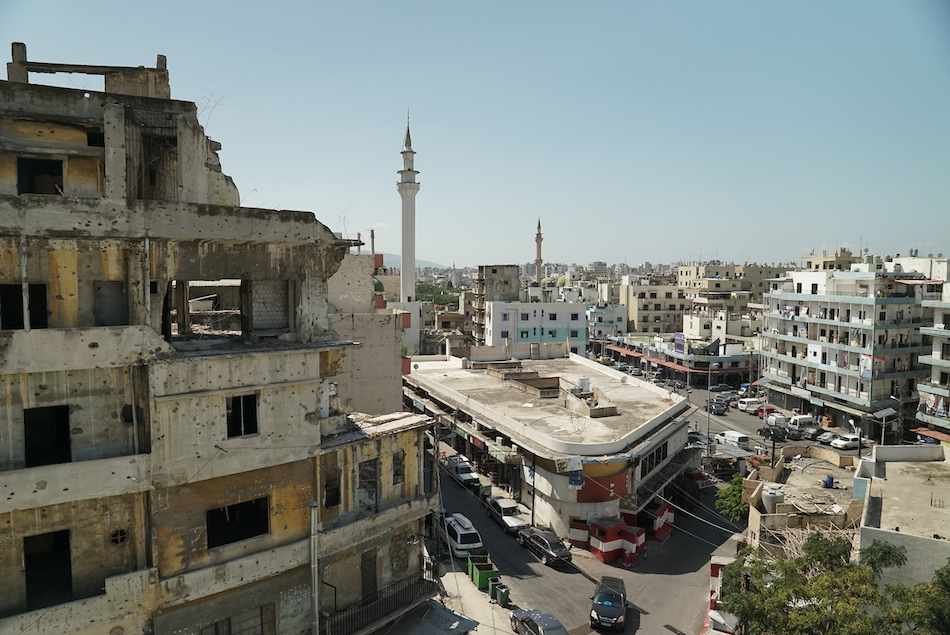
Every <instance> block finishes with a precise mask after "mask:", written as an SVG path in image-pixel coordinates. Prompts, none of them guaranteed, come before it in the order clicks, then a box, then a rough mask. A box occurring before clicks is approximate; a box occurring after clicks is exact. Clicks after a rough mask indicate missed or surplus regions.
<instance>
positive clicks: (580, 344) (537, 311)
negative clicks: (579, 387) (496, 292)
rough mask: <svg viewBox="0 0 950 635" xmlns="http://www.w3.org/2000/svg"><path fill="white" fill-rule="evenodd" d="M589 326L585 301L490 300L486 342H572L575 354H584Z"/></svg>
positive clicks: (486, 317) (498, 344)
mask: <svg viewBox="0 0 950 635" xmlns="http://www.w3.org/2000/svg"><path fill="white" fill-rule="evenodd" d="M587 326H588V324H587V305H586V304H584V303H572V302H488V303H487V305H486V310H485V345H486V346H504V345H506V344H509V343H523V342H534V343H542V342H569V348H570V351H571V352H572V353H575V354H581V355H583V354H584V353H585V352H586V350H587V345H588V343H589V342H590V338H589V336H588V332H587Z"/></svg>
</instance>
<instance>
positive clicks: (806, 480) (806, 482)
mask: <svg viewBox="0 0 950 635" xmlns="http://www.w3.org/2000/svg"><path fill="white" fill-rule="evenodd" d="M799 456H800V458H796V457H787V458H786V459H785V466H786V468H787V469H788V470H789V472H787V474H788V477H787V479H786V481H785V484H784V485H783V487H782V491H783V492H784V494H785V503H791V504H794V505H795V506H796V507H798V508H799V509H800V510H802V512H803V513H806V514H821V513H841V512H842V511H844V510H847V509H848V505H850V504H851V497H852V494H853V489H854V488H853V486H852V482H853V480H854V469H853V468H852V469H848V468H846V467H838V466H837V465H835V464H833V463H829V462H828V461H825V460H823V459H819V458H813V457H807V456H801V455H799ZM828 476H831V477H834V479H835V486H834V487H833V488H830V489H829V488H826V487H825V478H826V477H828Z"/></svg>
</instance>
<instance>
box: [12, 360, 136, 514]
mask: <svg viewBox="0 0 950 635" xmlns="http://www.w3.org/2000/svg"><path fill="white" fill-rule="evenodd" d="M133 373H136V374H139V375H140V376H139V383H141V382H142V376H141V374H140V373H138V371H136V370H134V369H133V368H132V367H125V368H86V369H82V370H72V371H68V372H64V371H58V372H47V373H22V374H15V375H0V472H3V471H7V470H17V469H21V468H24V467H26V466H27V447H26V446H27V439H26V434H25V433H26V429H25V428H26V423H27V422H26V417H27V415H28V414H29V413H30V412H31V411H32V412H36V411H35V410H33V409H38V408H50V407H54V408H55V407H58V408H61V409H62V410H63V412H62V413H61V415H60V416H61V417H62V418H63V421H66V422H68V426H66V428H65V432H66V433H67V434H68V440H67V441H66V446H67V448H68V459H69V461H72V462H80V461H92V460H96V459H104V458H109V457H116V456H124V455H131V454H136V449H135V445H134V441H135V434H134V430H133V419H138V424H139V442H140V448H139V451H143V449H142V446H143V445H144V441H145V429H144V426H143V424H144V417H142V416H141V415H140V416H138V417H133V416H132V414H133V413H132V404H133V401H134V398H133V393H132V384H133V381H134V380H133ZM139 408H140V411H141V406H139ZM136 414H139V413H136ZM32 425H37V424H36V423H34V424H32ZM0 478H2V477H0ZM64 486H68V484H64ZM4 490H5V488H4V487H2V486H0V495H3V496H5V497H9V496H11V495H12V494H11V493H9V492H7V491H4ZM24 493H25V492H24Z"/></svg>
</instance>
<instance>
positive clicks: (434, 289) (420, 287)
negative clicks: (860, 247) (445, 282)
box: [416, 282, 459, 305]
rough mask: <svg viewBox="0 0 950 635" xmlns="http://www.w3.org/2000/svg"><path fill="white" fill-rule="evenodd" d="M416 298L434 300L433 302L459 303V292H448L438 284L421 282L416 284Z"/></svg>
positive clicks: (426, 300) (422, 300)
mask: <svg viewBox="0 0 950 635" xmlns="http://www.w3.org/2000/svg"><path fill="white" fill-rule="evenodd" d="M416 299H417V300H419V301H420V302H432V303H433V304H456V305H457V304H458V303H459V297H458V295H457V294H452V293H446V292H445V289H443V288H442V287H440V286H439V285H437V284H427V283H424V282H420V283H419V284H417V285H416Z"/></svg>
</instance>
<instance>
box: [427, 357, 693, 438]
mask: <svg viewBox="0 0 950 635" xmlns="http://www.w3.org/2000/svg"><path fill="white" fill-rule="evenodd" d="M509 363H510V362H509ZM521 364H522V368H523V369H524V370H526V371H537V373H538V375H539V376H540V377H542V378H544V377H559V378H561V379H562V380H565V381H567V382H570V384H574V385H577V384H578V383H579V382H580V378H581V377H582V376H586V377H588V378H589V379H590V384H591V389H592V390H593V389H594V388H597V389H599V390H600V391H602V393H603V394H604V395H605V396H606V397H607V399H608V400H609V401H610V403H611V404H612V405H614V406H616V407H617V414H616V415H611V416H605V417H596V418H592V417H589V416H584V415H581V414H578V413H576V412H573V411H572V410H570V409H569V408H567V407H566V403H565V399H564V396H563V392H562V394H561V396H560V397H558V398H542V397H540V396H536V395H534V394H531V393H529V392H523V391H521V390H519V389H517V388H516V387H514V386H513V384H514V383H515V382H514V381H506V380H504V379H502V378H501V377H497V376H492V375H491V374H489V372H488V370H487V369H485V368H481V367H480V368H463V367H462V363H461V360H458V359H453V360H452V361H448V362H425V361H423V362H420V363H416V360H415V359H414V360H413V368H412V374H411V375H410V377H409V381H410V382H411V383H416V384H418V385H419V386H421V387H423V388H424V389H425V390H427V391H428V392H429V394H430V395H431V396H433V397H435V398H437V399H439V400H440V401H443V402H445V403H446V404H449V405H450V406H454V407H457V408H460V409H463V410H465V411H466V412H468V413H470V414H472V415H473V417H474V418H475V419H476V421H479V422H480V423H483V424H487V425H489V426H490V427H494V428H495V429H498V430H499V431H503V432H505V433H507V434H508V435H509V436H510V437H511V438H512V441H513V442H515V443H518V441H519V439H523V440H525V441H527V442H528V443H527V444H526V445H528V446H539V447H542V448H546V449H549V450H553V451H555V452H559V453H564V454H567V455H581V456H592V455H593V456H597V455H609V454H616V453H618V452H622V451H624V450H626V449H628V448H630V447H631V446H633V445H635V444H637V443H639V442H640V441H643V440H645V439H646V438H647V437H649V436H651V435H652V434H653V433H654V432H656V428H657V426H658V425H660V424H662V423H664V422H669V421H671V420H672V419H673V418H674V417H675V416H676V415H678V414H680V413H683V412H684V411H686V410H687V408H689V405H688V404H687V403H686V399H685V398H684V397H683V396H682V395H680V394H677V393H675V392H672V391H670V390H668V389H666V388H661V387H658V386H655V385H653V384H650V383H648V382H646V381H642V380H641V379H639V378H637V377H631V376H629V375H627V374H625V373H622V372H620V371H617V370H613V369H612V368H608V367H606V366H603V365H601V364H598V363H596V362H592V361H590V360H587V359H585V358H583V357H580V356H577V355H571V356H570V357H569V358H558V359H546V360H521Z"/></svg>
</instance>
